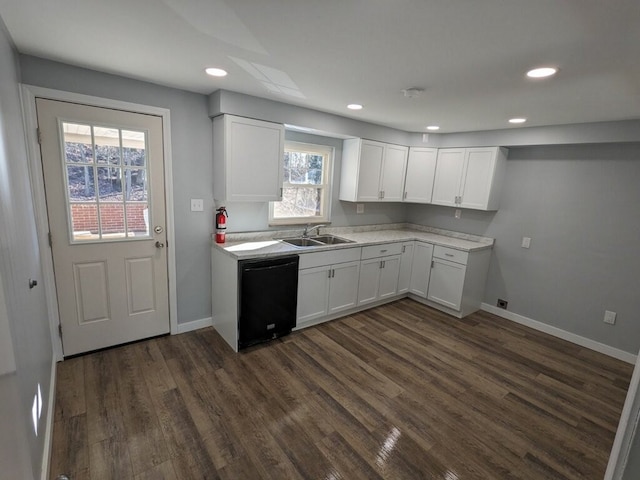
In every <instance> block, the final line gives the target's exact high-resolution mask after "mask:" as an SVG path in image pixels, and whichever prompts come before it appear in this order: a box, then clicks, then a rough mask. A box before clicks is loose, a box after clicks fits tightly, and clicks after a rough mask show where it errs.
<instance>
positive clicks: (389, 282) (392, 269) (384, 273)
mask: <svg viewBox="0 0 640 480" xmlns="http://www.w3.org/2000/svg"><path fill="white" fill-rule="evenodd" d="M400 257H401V256H400V255H394V256H392V257H383V258H382V259H381V260H382V268H381V269H380V283H379V285H378V299H379V300H382V299H383V298H387V297H393V296H394V295H395V294H396V293H397V292H398V274H399V273H400Z"/></svg>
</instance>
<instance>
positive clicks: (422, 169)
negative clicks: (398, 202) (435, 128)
mask: <svg viewBox="0 0 640 480" xmlns="http://www.w3.org/2000/svg"><path fill="white" fill-rule="evenodd" d="M437 155H438V149H437V148H420V147H418V148H414V147H411V148H410V149H409V158H408V160H407V174H406V180H405V183H404V201H405V202H413V203H431V197H432V194H433V179H434V177H435V175H436V157H437Z"/></svg>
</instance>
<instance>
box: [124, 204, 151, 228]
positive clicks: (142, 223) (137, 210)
mask: <svg viewBox="0 0 640 480" xmlns="http://www.w3.org/2000/svg"><path fill="white" fill-rule="evenodd" d="M126 205H127V233H128V235H129V236H130V237H131V236H134V237H140V236H148V235H149V210H148V208H147V207H148V205H147V203H146V202H135V203H127V204H126Z"/></svg>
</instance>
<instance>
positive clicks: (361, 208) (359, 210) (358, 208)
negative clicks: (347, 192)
mask: <svg viewBox="0 0 640 480" xmlns="http://www.w3.org/2000/svg"><path fill="white" fill-rule="evenodd" d="M356 213H364V203H356Z"/></svg>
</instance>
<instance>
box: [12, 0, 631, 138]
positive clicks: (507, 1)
mask: <svg viewBox="0 0 640 480" xmlns="http://www.w3.org/2000/svg"><path fill="white" fill-rule="evenodd" d="M0 16H1V17H2V19H3V20H4V22H5V24H6V26H7V29H8V31H9V33H10V35H11V37H12V38H13V41H14V42H15V45H16V47H17V49H18V50H19V51H20V52H21V53H25V54H29V55H35V56H39V57H44V58H48V59H53V60H57V61H61V62H65V63H69V64H73V65H79V66H83V67H87V68H91V69H95V70H100V71H104V72H109V73H115V74H120V75H124V76H127V77H132V78H137V79H141V80H146V81H150V82H154V83H158V84H162V85H168V86H172V87H177V88H181V89H185V90H190V91H194V92H199V93H203V94H210V93H211V92H213V91H215V90H218V89H226V90H232V91H237V92H242V93H247V94H250V95H255V96H259V97H265V98H269V99H273V100H277V101H282V102H286V103H291V104H296V105H301V106H305V107H310V108H313V109H317V110H322V111H326V112H331V113H336V114H339V115H343V116H348V117H352V118H357V119H361V120H365V121H369V122H372V123H376V124H381V125H387V126H390V127H395V128H399V129H402V130H407V131H416V132H419V131H425V130H424V129H425V127H426V126H427V125H431V124H437V125H440V126H441V130H440V132H441V133H444V132H460V131H474V130H489V129H501V128H521V127H510V126H509V124H508V123H507V120H508V119H509V118H511V117H526V118H528V122H527V123H526V124H524V125H525V126H538V125H555V124H567V123H584V122H596V121H609V120H627V119H638V118H640V1H639V0H323V1H320V0H233V1H231V0H227V1H223V0H108V1H104V0H82V1H78V0H0ZM541 65H553V66H557V67H559V68H560V71H559V73H558V74H557V75H556V76H555V77H553V78H550V79H545V80H537V81H532V80H528V79H526V78H525V72H526V71H527V70H528V69H529V68H532V67H536V66H541ZM208 66H217V67H222V68H224V69H226V70H228V72H229V75H228V76H227V77H225V78H222V79H218V78H213V77H209V76H207V75H205V73H204V68H205V67H208ZM410 87H419V88H423V89H424V90H425V91H424V93H423V94H422V95H421V96H419V97H417V98H406V97H404V96H403V94H402V92H401V90H402V89H406V88H410ZM354 102H355V103H361V104H363V105H364V109H363V110H361V111H359V112H352V111H349V110H347V109H346V108H345V107H346V105H347V104H348V103H354Z"/></svg>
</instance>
